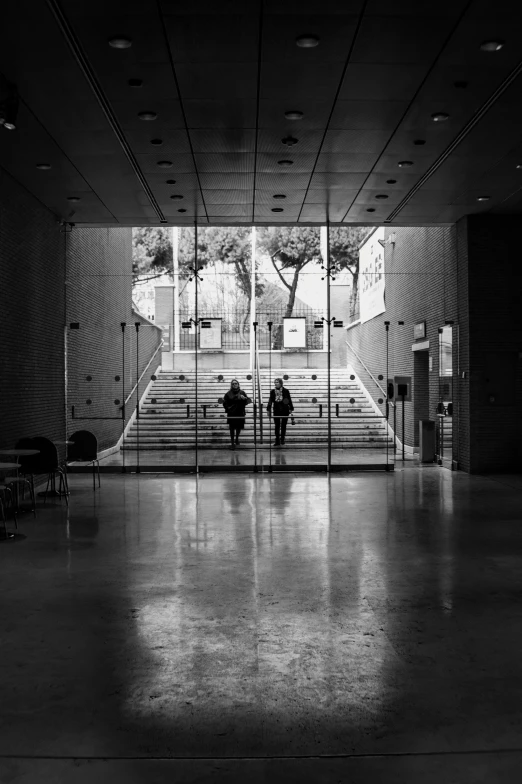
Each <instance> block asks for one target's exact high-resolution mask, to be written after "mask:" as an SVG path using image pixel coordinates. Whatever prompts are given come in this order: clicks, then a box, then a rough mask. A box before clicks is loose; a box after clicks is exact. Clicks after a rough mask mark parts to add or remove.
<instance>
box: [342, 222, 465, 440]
mask: <svg viewBox="0 0 522 784" xmlns="http://www.w3.org/2000/svg"><path fill="white" fill-rule="evenodd" d="M391 234H395V243H394V244H391V243H388V244H386V245H385V274H386V295H385V296H386V312H385V313H383V314H381V315H380V316H377V317H376V318H374V319H371V320H370V321H367V322H365V323H364V324H360V325H358V326H356V327H354V328H352V329H350V330H348V331H347V332H346V339H347V340H348V341H349V343H350V344H351V346H352V347H353V349H354V350H355V352H357V354H358V355H359V357H360V359H361V360H362V362H363V363H364V364H365V365H366V366H367V368H368V371H369V372H370V373H371V374H372V375H373V376H374V377H375V378H376V379H377V382H378V383H379V384H381V385H382V387H383V388H384V389H386V384H385V380H386V374H387V372H388V377H393V376H396V375H403V376H411V378H412V398H413V399H412V401H411V402H407V403H406V404H405V438H404V440H405V443H406V444H407V445H409V446H412V447H416V446H418V443H419V437H418V433H419V425H418V422H419V419H424V418H429V419H436V414H437V404H438V402H439V349H438V346H439V336H438V328H439V327H441V326H443V325H444V322H445V320H452V321H454V322H455V323H457V322H458V319H459V307H458V300H457V291H458V275H457V253H456V237H457V232H456V229H455V228H454V227H453V228H440V227H431V228H398V229H393V230H391V229H387V230H386V233H385V239H386V240H388V239H389V238H390V235H391ZM385 321H389V322H390V329H389V336H388V363H387V361H386V330H385V325H384V322H385ZM399 321H404V326H399V324H398V322H399ZM419 321H426V340H428V341H429V359H426V357H424V358H419V357H417V359H415V354H416V352H414V351H412V345H413V344H414V343H415V342H416V341H415V339H414V335H413V325H414V324H415V323H417V322H419ZM455 331H456V330H454V333H455ZM454 338H455V335H454ZM455 342H456V341H455V339H454V363H453V366H454V367H453V369H454V389H455V390H456V392H455V393H454V394H456V393H457V392H458V389H457V387H458V382H457V380H456V378H455V376H456V358H455ZM347 357H348V361H353V362H354V365H355V367H356V369H357V371H358V372H359V374H360V375H361V377H362V380H363V381H364V383H365V384H366V385H367V387H368V390H369V391H370V392H371V393H372V395H373V397H374V399H375V400H377V399H378V398H379V397H380V398H382V396H383V395H382V392H381V391H380V390H379V388H378V387H377V385H376V384H375V383H374V382H373V381H372V380H371V379H370V377H369V374H368V372H366V371H365V369H364V368H363V366H362V363H361V362H359V361H358V360H357V358H356V356H355V354H354V352H353V351H352V350H351V349H350V348H348V354H347ZM430 361H431V370H428V372H427V374H426V367H425V365H426V364H427V363H428V362H430ZM379 376H382V377H383V379H382V380H380V379H379ZM400 407H401V404H400V403H399V406H398V425H397V434H398V436H399V437H400V438H401V440H402V430H401V425H400V421H401V414H400ZM381 410H383V412H384V406H382V405H381ZM390 420H391V421H392V422H393V412H392V413H391V417H390ZM457 453H458V444H455V443H454V454H455V455H456V454H457Z"/></svg>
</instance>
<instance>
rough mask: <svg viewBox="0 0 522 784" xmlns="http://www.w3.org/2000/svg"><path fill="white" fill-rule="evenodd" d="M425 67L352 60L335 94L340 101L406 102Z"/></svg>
mask: <svg viewBox="0 0 522 784" xmlns="http://www.w3.org/2000/svg"><path fill="white" fill-rule="evenodd" d="M427 70H428V67H427V66H426V65H415V64H409V65H406V64H395V63H387V64H381V63H380V62H379V58H378V57H377V61H376V62H374V63H352V62H350V64H349V65H348V67H347V69H346V75H345V77H344V80H343V85H342V87H341V90H340V93H339V99H340V100H342V101H355V100H358V101H410V100H411V99H412V98H413V96H414V94H415V92H416V90H417V89H418V88H419V87H420V85H421V83H422V80H423V79H424V77H425V76H426V73H427Z"/></svg>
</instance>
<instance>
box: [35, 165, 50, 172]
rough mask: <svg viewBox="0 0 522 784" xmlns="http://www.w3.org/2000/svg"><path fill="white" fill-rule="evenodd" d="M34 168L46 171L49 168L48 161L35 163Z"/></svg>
mask: <svg viewBox="0 0 522 784" xmlns="http://www.w3.org/2000/svg"><path fill="white" fill-rule="evenodd" d="M36 168H37V169H40V171H48V170H49V169H50V168H51V164H50V163H37V164H36Z"/></svg>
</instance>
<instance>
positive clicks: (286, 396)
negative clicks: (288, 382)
mask: <svg viewBox="0 0 522 784" xmlns="http://www.w3.org/2000/svg"><path fill="white" fill-rule="evenodd" d="M281 392H282V393H283V402H282V403H276V402H275V389H271V390H270V398H269V400H268V405H267V407H266V410H267V411H268V413H270V411H271V409H272V406H273V407H274V416H275V417H287V416H290V412H291V411H293V410H294V404H293V403H292V396H291V395H290V392H289V391H288V389H287V388H286V387H283V388H282V389H281Z"/></svg>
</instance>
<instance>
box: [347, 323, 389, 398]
mask: <svg viewBox="0 0 522 784" xmlns="http://www.w3.org/2000/svg"><path fill="white" fill-rule="evenodd" d="M344 342H345V343H346V345H347V346H348V348H350V349H351V351H353V353H354V354H355V356H356V357H357V359H358V360H359V362H360V363H361V365H362V366H363V368H364V369H365V370H366V372H367V373H368V375H369V376H370V378H371V379H372V381H373V382H374V383H375V384H376V385H377V386H378V387H379V389H380V390H381V392H382V394H383V395H384V397H385V398H386V399H387V398H388V393H387V392H385V391H384V389H383V388H382V387H381V385H380V384H379V382H378V381H377V379H376V378H375V376H374V375H373V373H372V372H371V370H370V369H369V368H368V367H366V365H365V364H364V362H363V361H362V359H361V357H360V356H359V354H358V353H357V351H356V350H355V349H354V347H353V346H352V344H351V343H350V342H349V341H348V340H346V338H345V341H344ZM388 404H389V405H390V406H394V405H395V403H394V402H393V401H392V400H388Z"/></svg>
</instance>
